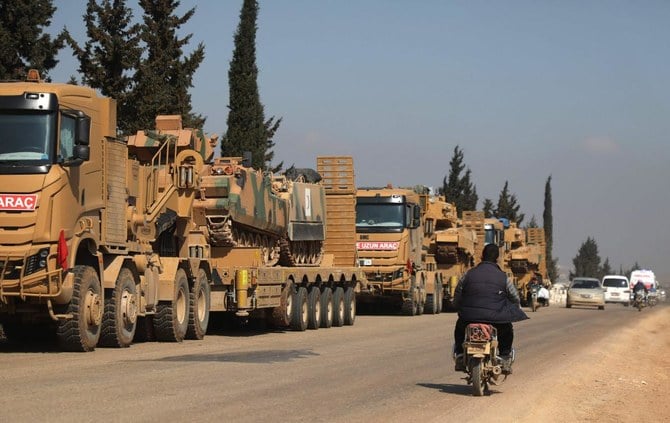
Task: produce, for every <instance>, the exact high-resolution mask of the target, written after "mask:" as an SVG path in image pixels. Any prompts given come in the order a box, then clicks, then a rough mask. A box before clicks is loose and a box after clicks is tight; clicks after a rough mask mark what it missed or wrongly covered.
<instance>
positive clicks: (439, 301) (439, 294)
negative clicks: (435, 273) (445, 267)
mask: <svg viewBox="0 0 670 423" xmlns="http://www.w3.org/2000/svg"><path fill="white" fill-rule="evenodd" d="M435 284H436V287H435V291H436V293H437V301H435V313H436V314H440V313H441V312H442V301H444V290H443V289H442V281H441V280H438V281H437V282H435Z"/></svg>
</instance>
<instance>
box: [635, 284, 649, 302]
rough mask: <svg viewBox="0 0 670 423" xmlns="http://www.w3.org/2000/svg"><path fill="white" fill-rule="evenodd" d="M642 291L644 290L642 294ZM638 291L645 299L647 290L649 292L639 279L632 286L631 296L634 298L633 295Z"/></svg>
mask: <svg viewBox="0 0 670 423" xmlns="http://www.w3.org/2000/svg"><path fill="white" fill-rule="evenodd" d="M643 291H644V294H642V292H643ZM638 292H639V293H640V294H642V298H643V299H644V300H645V301H646V299H647V292H649V291H648V290H647V286H646V285H645V284H644V282H642V281H641V280H638V281H637V283H636V284H635V286H633V298H635V295H637V294H638Z"/></svg>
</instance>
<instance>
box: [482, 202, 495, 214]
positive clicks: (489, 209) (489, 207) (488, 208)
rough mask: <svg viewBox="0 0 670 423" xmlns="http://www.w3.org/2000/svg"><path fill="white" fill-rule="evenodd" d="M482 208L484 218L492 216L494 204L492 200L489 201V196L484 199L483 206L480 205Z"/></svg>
mask: <svg viewBox="0 0 670 423" xmlns="http://www.w3.org/2000/svg"><path fill="white" fill-rule="evenodd" d="M482 209H483V210H484V217H485V218H487V219H488V218H491V217H494V214H495V213H494V212H495V206H494V205H493V201H491V199H490V198H486V199H484V206H483V207H482Z"/></svg>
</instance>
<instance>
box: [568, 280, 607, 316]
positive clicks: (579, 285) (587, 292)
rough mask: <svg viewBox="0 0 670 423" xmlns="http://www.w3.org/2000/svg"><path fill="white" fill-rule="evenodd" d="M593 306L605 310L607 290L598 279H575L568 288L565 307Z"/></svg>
mask: <svg viewBox="0 0 670 423" xmlns="http://www.w3.org/2000/svg"><path fill="white" fill-rule="evenodd" d="M573 305H576V306H593V307H598V309H600V310H605V289H604V288H603V286H602V285H601V284H600V281H599V280H598V279H596V278H574V279H573V280H572V283H571V284H570V288H568V294H567V298H566V299H565V306H566V307H567V308H570V307H572V306H573Z"/></svg>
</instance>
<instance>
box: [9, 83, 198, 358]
mask: <svg viewBox="0 0 670 423" xmlns="http://www.w3.org/2000/svg"><path fill="white" fill-rule="evenodd" d="M180 128H181V125H180V122H179V119H178V118H175V117H165V118H160V119H158V120H157V123H156V130H157V131H156V132H155V133H153V134H150V135H144V134H138V136H134V137H130V138H129V139H128V141H127V142H124V140H121V139H119V138H117V137H116V108H115V102H114V101H113V100H111V99H109V98H105V97H100V96H98V95H97V94H96V93H95V91H94V90H93V89H90V88H85V87H78V86H75V85H69V84H52V83H44V82H42V81H41V80H40V78H39V75H38V73H37V72H36V71H33V70H31V71H30V72H29V73H28V78H27V80H26V81H22V82H4V83H0V132H2V134H3V136H2V140H1V141H0V187H1V188H0V221H2V227H1V228H0V265H1V266H2V273H1V274H0V323H1V324H2V326H3V329H4V332H5V336H7V337H9V338H15V339H21V338H24V337H31V336H33V335H34V334H35V333H38V332H40V331H42V330H43V331H46V332H50V333H52V334H54V335H55V337H56V338H57V340H58V343H59V344H60V346H61V347H62V348H63V349H64V350H69V351H90V350H93V349H94V348H95V347H96V346H97V345H98V344H100V345H104V346H114V347H125V346H128V345H130V343H131V342H132V340H133V338H134V336H135V334H136V331H139V332H140V334H139V335H141V334H142V333H143V332H146V330H147V329H148V327H149V325H148V323H152V325H150V326H151V330H152V332H153V333H154V334H155V336H156V338H157V339H159V340H166V341H181V340H182V339H184V338H185V337H187V338H201V337H202V336H203V335H204V329H205V328H206V324H207V322H206V310H205V309H203V307H206V305H205V302H204V301H203V299H204V298H208V295H209V284H208V283H207V282H208V280H209V277H210V276H209V275H210V272H211V270H210V268H209V265H208V262H207V257H208V254H209V246H208V245H207V243H206V240H205V234H203V233H202V232H200V231H199V230H198V228H196V227H194V225H193V224H192V219H191V205H192V203H193V201H194V200H195V194H196V181H197V179H198V173H199V172H200V170H201V168H202V166H203V164H204V157H203V154H202V153H204V155H207V152H206V151H207V149H208V148H209V147H210V146H209V144H208V143H207V141H206V140H204V139H203V138H202V136H201V135H202V134H196V133H194V132H193V131H190V130H182V129H180ZM210 150H211V148H210Z"/></svg>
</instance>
